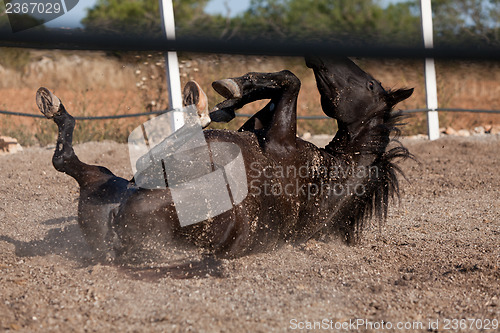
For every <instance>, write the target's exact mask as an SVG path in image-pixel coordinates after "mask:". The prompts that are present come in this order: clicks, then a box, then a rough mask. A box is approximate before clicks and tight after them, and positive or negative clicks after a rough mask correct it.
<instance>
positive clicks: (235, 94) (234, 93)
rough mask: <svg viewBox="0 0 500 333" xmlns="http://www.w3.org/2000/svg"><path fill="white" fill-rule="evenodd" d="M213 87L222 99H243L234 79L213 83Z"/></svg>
mask: <svg viewBox="0 0 500 333" xmlns="http://www.w3.org/2000/svg"><path fill="white" fill-rule="evenodd" d="M212 87H213V88H214V90H215V91H216V92H217V93H219V94H220V95H221V96H222V97H224V98H227V99H231V98H241V96H242V95H241V89H240V87H239V86H238V84H237V83H236V81H234V80H233V79H224V80H218V81H215V82H212Z"/></svg>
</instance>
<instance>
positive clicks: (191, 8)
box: [82, 0, 208, 33]
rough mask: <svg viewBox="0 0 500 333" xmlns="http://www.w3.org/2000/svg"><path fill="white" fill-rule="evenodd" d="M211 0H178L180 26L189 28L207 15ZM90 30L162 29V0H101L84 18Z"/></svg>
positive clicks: (139, 31)
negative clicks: (160, 4) (206, 8)
mask: <svg viewBox="0 0 500 333" xmlns="http://www.w3.org/2000/svg"><path fill="white" fill-rule="evenodd" d="M207 2H208V0H174V1H173V5H174V12H175V20H176V22H175V23H176V27H177V28H178V29H179V30H182V29H189V28H190V27H191V26H193V25H194V24H195V23H196V21H201V20H202V18H204V17H206V16H207V14H205V12H204V9H205V6H206V4H207ZM82 23H83V25H84V26H85V28H86V29H88V30H100V31H103V30H104V31H115V32H122V31H127V32H131V31H133V32H137V33H144V32H148V33H160V32H161V16H160V6H159V0H98V1H97V3H96V5H95V6H94V7H93V8H91V9H89V10H88V11H87V16H86V17H85V18H84V19H83V20H82Z"/></svg>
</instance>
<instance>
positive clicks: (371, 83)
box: [368, 81, 375, 91]
mask: <svg viewBox="0 0 500 333" xmlns="http://www.w3.org/2000/svg"><path fill="white" fill-rule="evenodd" d="M368 89H370V90H371V91H373V90H374V89H375V83H373V81H370V82H368Z"/></svg>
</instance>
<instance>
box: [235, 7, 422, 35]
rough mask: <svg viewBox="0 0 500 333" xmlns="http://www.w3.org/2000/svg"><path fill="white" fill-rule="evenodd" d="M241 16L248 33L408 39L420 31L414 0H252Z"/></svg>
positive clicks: (245, 30)
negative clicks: (385, 1)
mask: <svg viewBox="0 0 500 333" xmlns="http://www.w3.org/2000/svg"><path fill="white" fill-rule="evenodd" d="M240 20H241V22H240V26H241V30H242V31H244V32H245V34H246V35H249V34H250V33H251V32H253V34H254V35H258V36H259V37H268V38H276V37H289V38H294V39H297V38H299V39H307V40H311V39H321V40H325V39H327V40H328V39H336V40H338V39H350V40H351V41H352V40H353V39H359V40H365V41H366V40H370V41H379V42H380V41H391V43H395V42H397V41H399V42H405V43H407V42H408V41H409V40H410V41H411V40H414V39H415V38H413V39H411V38H408V34H415V33H417V32H419V17H418V16H417V15H415V14H414V13H413V12H412V7H411V5H410V4H407V3H398V4H395V5H390V6H389V7H387V8H383V7H382V6H381V4H380V2H379V1H378V0H267V1H266V0H252V2H251V5H250V8H249V10H248V11H247V12H246V13H245V14H244V15H243V16H242V17H241V19H240ZM394 36H397V38H395V37H394ZM401 36H402V37H401Z"/></svg>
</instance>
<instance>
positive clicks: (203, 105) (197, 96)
mask: <svg viewBox="0 0 500 333" xmlns="http://www.w3.org/2000/svg"><path fill="white" fill-rule="evenodd" d="M182 93H183V95H184V99H183V104H184V106H189V105H194V106H195V107H196V110H197V113H198V116H199V117H200V122H201V126H202V127H203V128H205V127H207V126H208V125H210V121H211V120H210V116H209V114H208V98H207V95H206V94H205V92H204V91H203V89H201V87H200V85H199V84H198V83H197V82H196V81H189V82H188V83H186V85H185V86H184V90H183V92H182Z"/></svg>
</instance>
